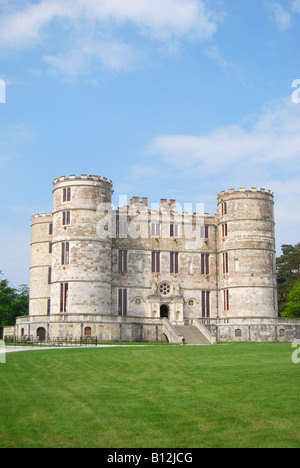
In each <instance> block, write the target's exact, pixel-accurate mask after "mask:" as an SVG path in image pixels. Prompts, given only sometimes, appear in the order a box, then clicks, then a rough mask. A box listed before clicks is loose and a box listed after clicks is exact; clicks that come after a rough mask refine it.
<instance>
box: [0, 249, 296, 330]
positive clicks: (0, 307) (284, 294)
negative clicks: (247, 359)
mask: <svg viewBox="0 0 300 468" xmlns="http://www.w3.org/2000/svg"><path fill="white" fill-rule="evenodd" d="M281 250H282V255H281V256H280V257H278V258H277V259H276V274H277V283H278V306H279V314H280V316H281V317H300V243H298V244H296V245H294V246H293V245H283V246H282V247H281ZM28 313H29V288H28V286H26V285H25V284H22V285H21V286H20V287H19V288H18V289H14V288H12V287H10V286H9V281H8V280H7V279H5V278H3V273H2V271H1V270H0V333H1V331H2V328H3V327H5V326H10V325H11V326H12V325H14V324H15V321H16V318H17V317H21V316H24V315H28ZM0 336H1V335H0Z"/></svg>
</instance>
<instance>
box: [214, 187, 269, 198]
mask: <svg viewBox="0 0 300 468" xmlns="http://www.w3.org/2000/svg"><path fill="white" fill-rule="evenodd" d="M241 193H248V194H249V193H252V194H253V193H258V194H263V195H266V196H267V197H268V196H269V197H272V198H273V197H274V192H272V191H271V190H266V189H265V188H260V189H258V188H256V187H250V189H248V190H247V189H246V188H245V187H240V188H239V189H237V190H236V189H234V188H231V189H229V190H228V191H227V192H226V191H225V190H223V191H222V192H220V193H219V194H218V199H220V198H224V197H227V196H230V195H233V194H241Z"/></svg>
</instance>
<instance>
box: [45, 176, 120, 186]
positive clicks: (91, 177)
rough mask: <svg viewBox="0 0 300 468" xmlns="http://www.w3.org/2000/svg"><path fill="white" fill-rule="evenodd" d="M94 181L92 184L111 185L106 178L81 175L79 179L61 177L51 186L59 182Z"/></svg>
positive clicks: (75, 177)
mask: <svg viewBox="0 0 300 468" xmlns="http://www.w3.org/2000/svg"><path fill="white" fill-rule="evenodd" d="M78 180H82V181H86V180H89V181H94V182H106V183H108V184H109V185H111V186H112V185H113V183H112V181H111V180H108V179H107V178H106V177H102V176H98V175H87V174H81V175H80V176H79V177H77V176H76V175H74V174H72V175H70V176H69V177H65V176H61V177H58V178H56V179H54V182H53V185H56V184H59V183H61V182H72V181H78Z"/></svg>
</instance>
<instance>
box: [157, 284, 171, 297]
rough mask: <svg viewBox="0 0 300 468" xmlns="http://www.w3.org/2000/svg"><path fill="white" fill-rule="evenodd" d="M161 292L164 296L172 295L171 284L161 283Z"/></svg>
mask: <svg viewBox="0 0 300 468" xmlns="http://www.w3.org/2000/svg"><path fill="white" fill-rule="evenodd" d="M159 292H160V294H161V295H162V296H168V295H169V294H170V293H171V286H170V284H169V283H161V285H160V286H159Z"/></svg>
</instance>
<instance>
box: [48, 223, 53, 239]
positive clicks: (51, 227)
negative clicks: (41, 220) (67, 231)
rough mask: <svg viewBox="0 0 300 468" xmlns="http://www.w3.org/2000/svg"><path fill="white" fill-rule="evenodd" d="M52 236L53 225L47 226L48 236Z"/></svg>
mask: <svg viewBox="0 0 300 468" xmlns="http://www.w3.org/2000/svg"><path fill="white" fill-rule="evenodd" d="M52 235H53V224H52V223H51V224H49V236H52Z"/></svg>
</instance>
